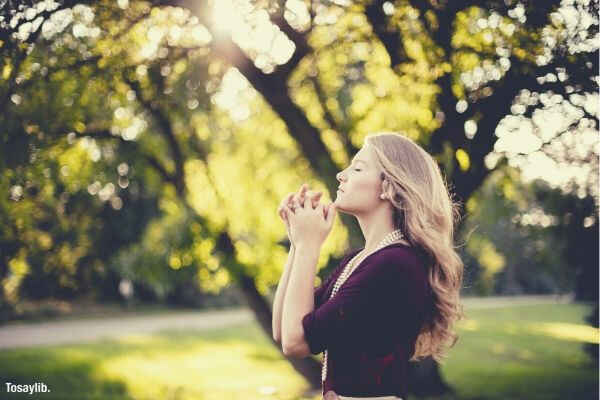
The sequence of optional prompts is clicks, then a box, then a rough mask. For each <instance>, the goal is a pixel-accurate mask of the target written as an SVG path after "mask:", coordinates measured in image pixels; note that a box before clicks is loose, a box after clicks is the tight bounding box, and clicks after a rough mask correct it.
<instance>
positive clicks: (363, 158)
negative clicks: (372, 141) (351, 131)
mask: <svg viewBox="0 0 600 400" xmlns="http://www.w3.org/2000/svg"><path fill="white" fill-rule="evenodd" d="M370 161H371V151H370V149H369V148H368V146H365V147H363V148H362V149H360V150H359V151H358V152H357V153H356V154H355V155H354V157H352V162H363V163H365V164H369V162H370Z"/></svg>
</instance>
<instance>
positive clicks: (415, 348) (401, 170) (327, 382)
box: [273, 133, 464, 400]
mask: <svg viewBox="0 0 600 400" xmlns="http://www.w3.org/2000/svg"><path fill="white" fill-rule="evenodd" d="M337 179H338V181H339V182H340V185H339V190H338V192H337V197H336V199H335V201H334V202H333V203H330V204H328V205H326V206H324V205H322V204H321V203H320V202H318V200H319V198H320V195H321V193H312V192H307V186H306V185H303V186H302V188H301V189H300V191H299V193H296V194H294V193H292V194H290V195H288V196H287V197H286V198H285V199H284V200H283V202H282V205H281V206H280V209H279V213H280V216H281V217H282V219H283V220H284V221H285V223H286V228H287V232H288V235H289V237H290V241H291V243H292V245H291V247H290V254H289V256H288V261H287V263H286V266H285V269H284V272H283V274H282V278H281V280H280V282H279V285H278V287H277V292H276V294H275V300H274V304H273V337H274V339H275V340H276V341H278V342H281V344H282V347H283V352H284V353H285V354H286V355H288V356H292V357H306V356H308V355H309V354H311V353H312V354H318V353H320V352H324V357H323V370H322V381H323V397H324V399H326V400H329V399H341V400H344V399H380V400H381V399H398V398H400V399H406V395H407V376H408V363H409V360H419V359H421V358H423V357H426V356H432V357H433V358H434V359H435V360H436V361H438V362H440V361H442V357H445V354H444V353H445V352H446V351H447V346H448V347H452V346H453V345H454V344H455V343H456V340H457V338H458V336H457V335H456V334H455V332H454V331H453V324H454V322H455V321H457V320H458V319H460V318H462V317H463V316H464V314H463V311H462V306H461V305H460V302H459V292H460V288H461V284H462V274H463V263H462V261H461V259H460V257H459V256H458V254H457V253H456V251H455V250H454V247H453V228H454V224H455V222H456V219H457V217H458V209H457V205H456V204H455V203H453V201H452V200H451V198H450V195H449V192H448V189H447V187H446V184H445V182H444V180H443V178H442V175H441V173H440V170H439V168H438V166H437V164H436V163H435V161H434V160H433V159H432V157H431V156H430V155H429V154H428V153H427V152H425V151H424V150H423V149H422V148H421V147H419V146H418V145H417V144H415V143H414V142H413V141H411V140H410V139H408V138H406V137H404V136H401V135H398V134H393V133H382V134H373V135H369V136H367V137H366V139H365V145H364V146H363V147H362V148H361V149H360V151H359V152H358V153H357V154H356V155H355V157H354V159H353V161H352V163H351V164H350V166H349V167H348V168H346V169H345V170H343V171H342V172H340V173H339V174H338V175H337ZM337 210H340V211H341V212H344V213H347V214H350V215H353V216H355V217H356V218H357V219H358V223H359V225H360V228H361V230H362V233H363V235H364V237H365V246H364V247H363V248H361V249H359V250H354V251H351V252H350V253H349V254H347V255H346V257H344V258H343V259H342V261H341V263H340V265H339V267H338V268H337V269H336V270H335V271H333V273H332V274H331V275H330V276H329V278H328V279H327V280H326V281H325V282H324V283H323V284H322V285H321V286H319V287H318V288H317V289H315V288H314V280H315V274H316V267H317V261H318V258H319V253H320V249H321V246H322V244H323V242H324V241H325V239H326V238H327V236H328V234H329V232H330V231H331V228H332V226H333V221H334V219H335V215H336V213H337ZM449 342H451V343H449Z"/></svg>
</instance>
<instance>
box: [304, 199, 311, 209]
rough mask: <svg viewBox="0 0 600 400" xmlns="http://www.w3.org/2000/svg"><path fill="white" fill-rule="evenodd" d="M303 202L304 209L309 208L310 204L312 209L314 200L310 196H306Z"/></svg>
mask: <svg viewBox="0 0 600 400" xmlns="http://www.w3.org/2000/svg"><path fill="white" fill-rule="evenodd" d="M303 200H304V201H303V202H302V207H303V208H307V207H308V206H309V204H310V208H311V209H312V200H311V199H310V198H309V197H308V196H306V197H305V198H304V199H303Z"/></svg>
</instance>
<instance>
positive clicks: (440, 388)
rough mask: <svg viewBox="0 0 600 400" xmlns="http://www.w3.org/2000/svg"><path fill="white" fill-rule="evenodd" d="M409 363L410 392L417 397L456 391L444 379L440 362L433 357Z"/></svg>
mask: <svg viewBox="0 0 600 400" xmlns="http://www.w3.org/2000/svg"><path fill="white" fill-rule="evenodd" d="M409 365H410V367H409V370H408V380H409V382H410V384H409V391H410V393H412V394H414V395H415V396H417V397H424V396H440V395H442V394H448V393H450V394H453V393H454V389H452V387H451V386H448V385H447V384H446V383H445V382H444V380H443V379H442V376H441V375H440V370H439V366H438V363H437V362H435V360H434V359H433V358H431V357H427V358H425V359H423V360H421V361H419V362H411V363H410V364H409Z"/></svg>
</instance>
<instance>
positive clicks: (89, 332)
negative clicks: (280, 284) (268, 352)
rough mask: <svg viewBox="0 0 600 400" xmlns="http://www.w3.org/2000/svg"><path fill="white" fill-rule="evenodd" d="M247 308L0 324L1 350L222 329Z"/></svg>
mask: <svg viewBox="0 0 600 400" xmlns="http://www.w3.org/2000/svg"><path fill="white" fill-rule="evenodd" d="M253 318H254V316H253V314H252V312H251V311H250V310H248V309H236V310H226V311H221V310H220V311H186V312H176V311H174V312H172V313H161V314H160V315H143V316H127V317H104V318H83V319H79V320H67V321H65V320H63V321H51V322H39V323H11V324H8V325H4V326H0V349H7V348H8V349H11V348H17V347H29V346H38V345H54V344H65V343H78V342H79V343H80V342H92V341H95V340H99V339H102V338H118V337H121V336H124V335H128V334H144V333H152V332H158V331H161V330H167V329H168V330H183V329H197V330H203V329H204V330H207V329H215V328H222V327H226V326H230V325H234V324H237V323H244V322H249V321H252V320H253Z"/></svg>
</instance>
